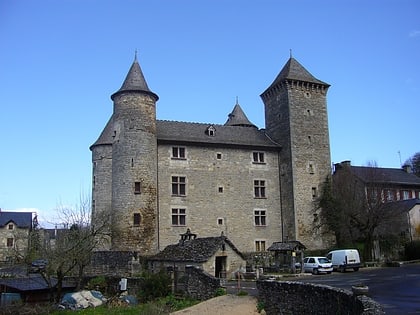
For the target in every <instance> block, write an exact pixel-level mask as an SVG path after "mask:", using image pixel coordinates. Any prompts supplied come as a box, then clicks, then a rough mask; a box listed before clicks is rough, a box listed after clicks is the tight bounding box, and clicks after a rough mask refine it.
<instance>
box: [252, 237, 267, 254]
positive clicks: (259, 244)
mask: <svg viewBox="0 0 420 315" xmlns="http://www.w3.org/2000/svg"><path fill="white" fill-rule="evenodd" d="M254 246H255V251H256V252H265V251H267V241H266V240H263V239H256V240H255V242H254Z"/></svg>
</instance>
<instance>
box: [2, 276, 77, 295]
mask: <svg viewBox="0 0 420 315" xmlns="http://www.w3.org/2000/svg"><path fill="white" fill-rule="evenodd" d="M51 282H52V283H51V284H52V286H54V285H56V284H57V280H56V279H52V280H51ZM0 286H6V287H8V288H11V289H14V290H17V291H21V292H25V291H39V290H47V289H48V284H47V282H46V281H45V279H44V278H43V277H42V276H41V275H40V274H32V275H30V276H28V277H24V278H4V279H0ZM74 287H75V285H74V284H73V283H70V282H67V281H64V282H63V288H74Z"/></svg>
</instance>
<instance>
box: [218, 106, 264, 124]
mask: <svg viewBox="0 0 420 315" xmlns="http://www.w3.org/2000/svg"><path fill="white" fill-rule="evenodd" d="M225 126H242V127H254V128H257V127H256V126H255V125H254V124H253V123H251V122H250V121H249V119H248V118H247V117H246V115H245V113H244V111H243V110H242V108H241V106H240V105H239V104H238V102H237V101H236V104H235V107H234V108H233V110H232V112H231V113H230V114H229V115H228V120H227V121H226V123H225Z"/></svg>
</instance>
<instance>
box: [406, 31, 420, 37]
mask: <svg viewBox="0 0 420 315" xmlns="http://www.w3.org/2000/svg"><path fill="white" fill-rule="evenodd" d="M409 36H410V37H418V36H420V30H413V31H411V32H410V34H409Z"/></svg>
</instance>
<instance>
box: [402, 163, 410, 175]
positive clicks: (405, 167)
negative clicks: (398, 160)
mask: <svg viewBox="0 0 420 315" xmlns="http://www.w3.org/2000/svg"><path fill="white" fill-rule="evenodd" d="M402 169H403V170H404V172H406V173H408V174H411V173H412V172H411V166H410V165H408V164H404V165H403V166H402Z"/></svg>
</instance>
